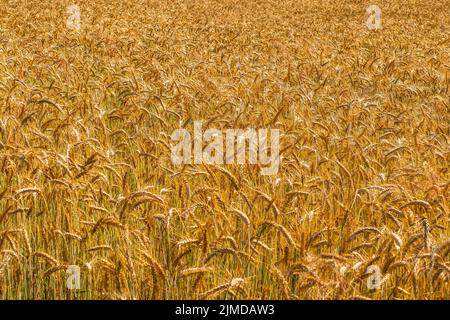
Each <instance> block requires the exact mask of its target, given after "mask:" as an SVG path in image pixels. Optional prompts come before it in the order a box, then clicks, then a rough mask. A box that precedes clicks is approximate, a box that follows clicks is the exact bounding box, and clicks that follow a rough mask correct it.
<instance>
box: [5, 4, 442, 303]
mask: <svg viewBox="0 0 450 320" xmlns="http://www.w3.org/2000/svg"><path fill="white" fill-rule="evenodd" d="M72 3H76V4H77V5H78V6H79V8H80V13H81V24H80V26H81V28H80V29H79V30H71V29H68V28H67V25H66V20H67V17H68V14H67V7H68V6H69V5H71V4H72ZM371 4H376V5H378V6H379V7H380V8H381V10H382V28H381V29H379V30H369V29H368V27H367V25H366V21H367V19H368V14H367V12H366V9H367V7H368V6H369V5H371ZM449 11H450V1H449V0H441V1H425V0H423V1H419V0H416V1H415V0H398V1H386V0H377V1H376V2H370V1H358V0H354V1H350V0H342V1H335V2H333V1H320V0H265V1H262V0H242V1H238V0H189V1H188V0H171V1H162V0H157V1H155V0H147V1H143V0H122V1H118V0H114V1H107V0H89V1H88V0H79V1H78V0H77V1H74V2H71V1H61V0H55V1H37V0H29V1H26V2H21V1H15V0H2V1H1V3H0V299H448V298H449V297H450V202H449V200H450V175H449V163H450V153H449V149H450V148H449V147H450V139H449V137H450V132H449V121H450V117H449V114H450V107H449V106H450V102H449V87H450V80H449V77H450V58H449V52H450V38H449V30H450V15H449ZM197 120H201V121H203V123H204V126H205V127H210V128H219V129H221V130H225V129H227V128H242V129H245V128H248V127H252V128H277V129H279V130H280V132H281V135H280V143H281V148H280V155H281V165H280V168H279V172H278V173H277V174H275V175H267V176H265V175H261V174H260V171H261V166H260V165H251V164H244V165H239V164H232V165H208V164H192V165H189V164H186V165H175V164H173V163H172V161H171V146H172V143H173V142H172V141H171V138H170V135H171V133H172V132H173V131H174V130H176V129H178V128H180V127H181V128H186V129H187V130H192V126H193V122H194V121H197ZM69 266H79V267H80V271H81V288H79V289H77V290H71V289H68V288H67V286H66V284H67V268H68V267H69ZM375 273H376V274H377V275H378V281H379V282H378V284H377V286H376V288H373V287H370V285H369V284H370V281H371V280H370V278H371V277H374V275H375ZM369 280H370V281H369Z"/></svg>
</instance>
